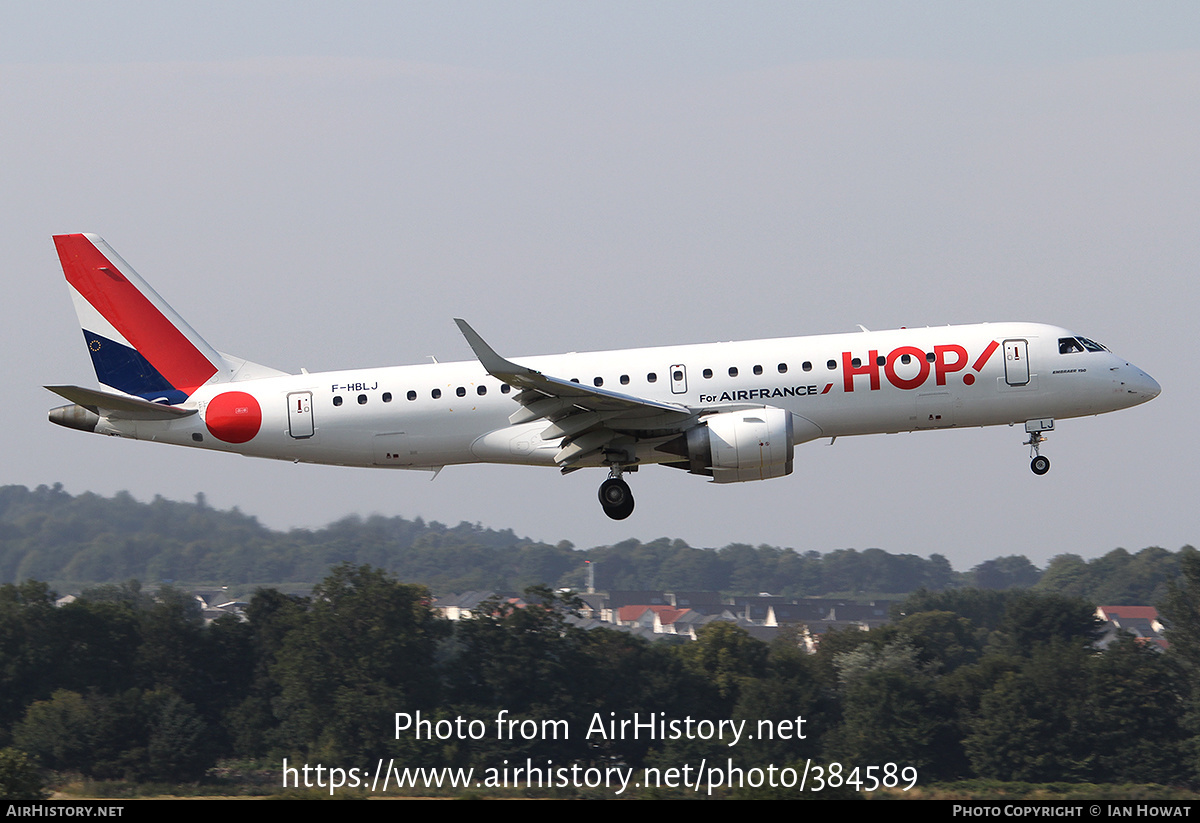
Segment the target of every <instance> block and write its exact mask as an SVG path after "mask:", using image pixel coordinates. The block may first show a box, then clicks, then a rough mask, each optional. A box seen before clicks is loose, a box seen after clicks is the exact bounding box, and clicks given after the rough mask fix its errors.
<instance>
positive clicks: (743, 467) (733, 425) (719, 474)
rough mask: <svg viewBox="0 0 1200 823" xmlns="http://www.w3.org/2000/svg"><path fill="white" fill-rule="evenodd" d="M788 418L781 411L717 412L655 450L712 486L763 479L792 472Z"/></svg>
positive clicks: (790, 416)
mask: <svg viewBox="0 0 1200 823" xmlns="http://www.w3.org/2000/svg"><path fill="white" fill-rule="evenodd" d="M795 445H796V444H795V440H794V436H793V434H792V415H791V413H790V412H788V411H785V410H784V409H752V410H750V411H739V412H722V413H720V414H714V415H712V416H710V417H705V418H702V419H701V421H700V425H698V426H695V427H693V428H691V429H688V430H687V432H685V433H684V434H683V435H681V436H680V437H678V438H676V439H675V440H672V441H670V442H668V443H665V444H663V445H662V446H659V449H660V450H661V451H664V452H667V453H668V454H678V455H679V456H680V457H686V458H687V460H686V461H683V460H681V461H678V462H675V463H667V464H666V465H668V466H671V467H673V468H677V469H685V470H686V471H688V472H689V473H691V474H702V475H705V476H708V477H711V478H712V479H713V482H714V483H741V482H744V481H747V480H767V479H769V478H771V477H784V476H785V475H789V474H791V473H792V452H793V450H794V449H795Z"/></svg>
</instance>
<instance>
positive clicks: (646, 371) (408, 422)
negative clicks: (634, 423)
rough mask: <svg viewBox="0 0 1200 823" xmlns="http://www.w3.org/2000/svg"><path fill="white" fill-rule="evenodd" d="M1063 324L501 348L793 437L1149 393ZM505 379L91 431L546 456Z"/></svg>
mask: <svg viewBox="0 0 1200 823" xmlns="http://www.w3.org/2000/svg"><path fill="white" fill-rule="evenodd" d="M1074 338H1075V335H1074V334H1073V333H1072V332H1069V331H1066V330H1065V329H1061V328H1058V327H1055V326H1048V325H1042V324H1034V323H992V324H980V325H970V326H943V327H936V328H919V329H898V330H893V331H879V332H867V331H864V332H857V333H851V334H835V335H817V336H809V337H791V338H780V339H773V340H753V341H745V342H731V343H705V344H697V345H687V346H669V347H662V348H648V349H626V350H618V351H604V352H585V353H578V354H563V355H553V356H543V357H522V358H515V360H516V361H517V362H518V363H519V364H520V365H521V366H527V367H530V368H532V369H536V370H538V371H540V372H543V373H545V374H547V375H553V376H555V377H559V378H565V379H569V380H574V381H577V382H579V383H580V384H582V385H583V386H589V387H591V386H599V387H602V388H603V389H605V390H608V391H613V392H620V393H622V394H627V395H632V396H636V397H638V398H644V399H647V400H652V401H658V402H660V403H667V404H679V405H680V406H681V407H688V408H691V409H693V410H695V409H703V412H702V414H718V413H720V412H721V410H722V409H723V408H726V407H729V408H739V409H745V408H748V407H752V406H763V407H776V408H781V409H785V410H787V411H788V412H790V413H791V415H792V424H793V427H794V441H795V442H796V443H801V442H804V441H806V440H812V439H814V438H817V437H839V436H846V435H856V434H874V433H886V432H902V431H915V430H919V429H942V428H961V427H966V426H991V425H999V424H1012V423H1022V422H1025V421H1028V420H1033V419H1039V418H1047V419H1054V418H1058V419H1061V418H1070V417H1080V416H1084V415H1092V414H1100V413H1103V412H1109V411H1114V410H1117V409H1122V408H1127V407H1129V406H1134V405H1137V404H1138V403H1142V402H1145V401H1146V400H1149V399H1151V398H1153V397H1154V396H1156V395H1157V394H1158V393H1159V387H1158V384H1157V383H1156V382H1155V381H1154V380H1153V379H1152V378H1150V377H1149V376H1148V375H1147V374H1146V373H1145V372H1143V371H1141V370H1140V369H1138V368H1137V367H1135V366H1133V365H1131V364H1130V363H1127V362H1126V361H1125V360H1123V359H1121V358H1119V357H1117V356H1116V355H1114V354H1112V353H1111V352H1109V351H1107V350H1104V349H1101V348H1100V347H1096V348H1095V349H1094V350H1092V349H1088V350H1074V351H1067V352H1063V351H1061V349H1062V345H1061V341H1062V340H1064V339H1074ZM1089 342H1090V341H1089ZM229 392H239V393H245V394H246V395H249V396H251V397H252V398H253V399H254V400H255V401H257V404H258V406H259V407H260V408H261V425H260V426H258V428H257V430H256V431H255V432H254V433H253V436H251V437H250V438H249V439H247V440H245V442H228V441H227V439H221V437H220V436H219V433H220V428H219V427H217V428H214V427H212V426H210V425H209V423H208V422H206V421H208V416H207V412H208V405H209V404H210V402H212V401H213V400H214V399H215V398H218V397H219V396H221V395H225V394H228V393H229ZM516 393H517V390H516V389H511V388H509V387H507V386H506V385H505V384H503V383H502V382H501V381H500V380H498V379H496V378H494V377H492V376H490V375H489V374H488V373H487V371H485V370H484V368H483V366H482V365H481V364H480V363H479V362H478V361H466V362H457V363H437V364H429V365H417V366H399V367H394V368H380V369H352V370H346V371H336V372H324V373H319V374H301V375H290V376H281V377H269V378H263V379H258V380H246V381H240V382H236V383H223V384H210V385H205V386H202V387H201V388H199V389H198V390H197V391H196V392H195V393H194V394H192V396H191V397H190V398H189V399H188V400H187V402H186V403H184V404H182V407H183V408H196V409H197V410H198V413H197V414H195V415H192V416H190V417H184V418H181V419H178V420H169V421H168V420H140V421H134V420H127V419H103V420H102V421H101V423H100V425H99V427H98V428H97V429H96V431H98V432H101V433H107V434H114V435H119V436H125V437H134V438H137V439H139V440H154V441H158V442H168V443H175V444H178V445H185V446H193V447H199V448H210V449H220V450H222V451H232V452H236V453H240V454H244V455H250V456H257V457H269V458H276V459H282V460H295V461H300V462H309V463H327V464H336V465H347V466H379V467H391V468H408V469H414V468H436V467H440V466H445V465H451V464H460V463H480V462H483V463H515V464H529V465H546V466H553V465H555V464H556V461H555V454H556V452H558V449H559V447H560V441H561V440H562V438H561V437H551V438H550V439H543V437H542V433H543V432H544V431H545V430H546V429H547V425H548V423H547V421H546V420H544V419H539V420H534V421H532V422H527V423H522V424H519V425H511V424H510V423H509V416H510V415H512V414H513V413H514V412H516V411H518V410H519V409H520V408H521V407H520V405H519V404H518V403H517V402H515V401H514V399H513V398H514V395H515V394H516ZM701 419H703V418H702V417H701ZM665 439H667V438H666V437H665V436H664V437H662V438H658V439H656V438H655V437H654V436H653V435H652V434H651V435H650V436H647V437H644V438H640V439H639V440H638V442H637V445H636V449H637V459H638V461H639V462H644V463H661V462H670V461H672V460H678V459H679V458H678V457H674V456H672V455H670V454H666V453H663V452H661V451H658V450H657V448H656V447H657V446H658V445H661V444H662V442H663V440H665ZM586 465H600V459H599V458H597V459H595V460H592V461H589V462H587V463H586Z"/></svg>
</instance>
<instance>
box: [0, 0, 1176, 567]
mask: <svg viewBox="0 0 1200 823" xmlns="http://www.w3.org/2000/svg"><path fill="white" fill-rule="evenodd" d="M5 18H6V19H5V26H4V27H3V29H2V30H0V112H2V114H0V193H2V196H0V218H2V219H0V248H2V249H3V250H4V252H5V253H6V257H7V261H6V262H7V269H8V274H7V275H6V278H5V282H6V285H7V288H8V289H9V298H8V299H6V300H4V301H2V302H0V335H2V337H0V340H2V341H3V344H4V348H5V351H6V352H7V354H8V357H7V358H6V359H5V361H4V362H5V363H6V365H5V367H4V372H3V373H4V377H5V384H6V386H7V391H6V392H5V399H6V402H5V403H4V404H3V407H2V408H3V422H4V425H3V426H0V448H2V449H3V454H4V458H3V460H2V461H0V483H3V484H10V483H15V484H24V485H30V486H34V485H38V484H41V483H47V484H51V483H55V482H61V483H63V485H64V486H65V487H66V489H67V490H68V491H70V492H72V493H81V492H84V491H93V492H96V493H100V494H104V495H111V494H113V493H115V492H116V491H119V490H128V491H129V492H131V493H132V494H133V495H134V496H135V497H137V498H138V499H142V500H149V499H152V498H153V497H154V496H155V495H162V496H164V497H168V498H172V499H183V500H187V499H191V498H193V497H194V496H195V495H196V494H197V493H198V492H204V493H205V495H206V496H207V499H208V501H209V503H210V504H211V505H213V506H216V507H219V508H230V507H234V506H236V507H238V508H239V509H240V510H242V511H243V512H246V513H248V514H252V515H255V516H257V517H258V518H259V519H260V520H261V521H262V522H263V523H265V524H266V525H268V526H271V527H273V528H293V527H306V528H311V527H317V526H321V525H324V524H326V523H328V522H331V521H333V520H336V519H338V518H340V517H343V516H346V515H348V514H361V515H364V516H365V515H370V514H375V513H378V514H383V515H388V516H392V515H401V516H404V517H410V518H411V517H417V516H420V517H424V518H425V519H427V520H438V521H441V522H444V523H448V524H451V525H453V524H456V523H458V522H460V521H468V522H472V523H480V524H482V525H484V526H488V527H492V528H500V529H504V528H511V529H513V530H514V531H515V532H516V533H517V534H518V535H522V536H528V537H531V538H534V539H537V540H544V541H549V542H557V541H559V540H563V539H566V540H570V541H571V542H572V543H574V544H575V545H576V546H577V547H579V548H587V547H590V546H596V545H604V544H611V543H614V542H618V541H621V540H625V539H628V538H636V539H638V540H643V541H648V540H653V539H656V538H659V537H670V538H673V539H674V538H680V539H683V540H685V541H687V542H688V543H690V544H691V545H694V546H705V547H714V548H715V547H720V546H724V545H727V544H729V543H733V542H740V543H749V544H754V545H757V544H769V545H775V546H788V547H792V548H795V549H797V550H799V551H809V550H816V551H821V552H825V551H832V550H835V549H842V548H856V549H860V550H861V549H866V548H871V547H878V548H882V549H885V550H887V551H890V552H894V553H900V552H910V553H914V554H918V555H922V556H928V555H929V554H931V553H940V554H944V555H945V556H947V557H948V558H949V559H950V561H951V563H952V564H953V565H954V567H955V568H956V569H960V570H961V569H966V568H970V567H971V566H974V565H976V564H978V563H980V562H982V561H983V560H986V559H989V558H992V557H996V556H1000V555H1008V554H1024V555H1026V556H1027V557H1029V558H1030V560H1032V561H1033V562H1034V563H1036V564H1038V565H1039V566H1044V565H1045V564H1046V562H1047V561H1048V560H1049V559H1050V558H1051V557H1053V556H1054V555H1057V554H1062V553H1068V552H1069V553H1075V554H1080V555H1083V556H1084V557H1086V558H1092V557H1097V556H1100V555H1102V554H1104V553H1106V552H1108V551H1110V550H1111V549H1113V548H1116V547H1124V548H1126V549H1129V550H1131V551H1136V550H1138V549H1140V548H1143V547H1146V546H1151V545H1158V546H1163V547H1165V548H1168V549H1171V550H1176V549H1178V548H1179V547H1180V546H1182V545H1185V544H1194V543H1195V542H1196V541H1197V539H1198V537H1200V530H1198V526H1200V515H1198V513H1197V512H1198V506H1197V503H1196V490H1197V489H1198V488H1200V471H1198V469H1197V465H1196V464H1197V461H1196V458H1195V456H1196V455H1197V454H1198V453H1200V448H1198V446H1200V444H1198V443H1197V439H1198V437H1197V431H1196V429H1197V427H1196V425H1195V418H1196V413H1197V411H1198V410H1200V404H1198V402H1197V400H1198V397H1197V389H1196V380H1194V379H1191V378H1188V377H1187V376H1186V372H1187V370H1188V368H1189V367H1188V365H1187V363H1188V362H1189V361H1188V357H1189V356H1190V354H1191V353H1193V352H1195V351H1196V345H1195V337H1196V334H1195V333H1196V330H1197V322H1196V307H1197V304H1198V302H1200V301H1198V299H1197V297H1198V294H1197V292H1198V289H1197V285H1196V283H1197V277H1196V274H1197V268H1198V266H1197V264H1198V263H1200V231H1197V229H1196V225H1195V224H1196V215H1197V213H1198V207H1200V153H1198V152H1197V151H1196V146H1197V145H1198V143H1200V6H1198V5H1196V4H1193V3H1170V2H1164V3H1155V4H1127V3H1105V2H1087V3H1066V2H1064V3H1046V2H1005V3H988V2H983V3H940V2H924V3H922V2H914V3H903V4H901V3H883V2H880V3H875V2H847V3H799V2H781V3H773V2H760V3H712V2H688V3H682V2H679V3H675V2H661V3H646V2H639V3H632V2H629V3H624V2H605V3H600V2H595V3H591V2H588V3H584V2H514V3H471V2H444V3H442V2H439V3H381V2H375V3H367V2H346V3H339V4H337V5H336V7H335V6H333V5H331V4H325V3H306V2H288V3H255V2H238V3H221V2H216V3H186V2H183V3H142V2H114V3H105V4H94V3H84V2H46V3H39V4H13V5H12V7H11V8H8V9H7V10H6V13H5ZM80 231H87V232H95V233H97V234H99V235H101V236H102V237H104V238H105V239H106V240H107V241H108V242H109V243H110V244H111V245H112V246H113V247H114V248H115V249H117V251H118V252H119V253H120V254H121V255H122V257H124V258H125V259H126V260H127V261H128V262H129V263H130V264H131V265H133V266H134V268H136V269H137V270H138V272H139V273H140V274H141V275H142V276H143V277H144V278H146V279H147V280H148V281H149V282H150V283H151V285H153V286H154V288H155V289H156V290H157V291H158V292H159V293H160V294H161V295H162V296H163V297H164V298H165V299H166V300H167V301H168V302H169V303H171V305H172V306H173V307H174V308H175V309H176V310H177V311H178V312H179V313H180V314H181V315H182V316H183V317H185V318H186V319H187V320H188V321H189V322H190V323H191V325H192V326H193V327H194V328H195V329H196V330H197V331H199V332H200V334H202V335H203V336H204V337H205V338H206V339H207V340H208V341H209V342H210V343H212V344H213V345H214V346H215V347H216V348H218V349H220V350H222V351H227V352H230V353H232V354H235V355H238V356H241V357H245V358H248V359H250V360H253V361H256V362H259V363H264V364H267V365H270V366H273V367H276V368H279V369H283V370H286V371H293V372H295V371H299V370H300V369H301V368H307V369H308V370H309V371H318V370H325V369H341V368H359V367H371V366H386V365H400V364H406V363H421V362H429V358H430V357H431V356H432V357H436V358H437V359H438V360H439V361H443V362H444V361H447V360H463V359H470V357H471V353H470V350H469V349H468V347H467V346H466V343H465V341H464V340H463V339H462V337H461V336H460V335H459V333H458V331H457V329H456V328H455V326H454V323H453V321H452V318H454V317H464V318H467V319H468V320H469V321H470V322H471V323H472V324H473V325H474V326H475V327H476V328H477V329H478V330H479V331H480V332H481V333H482V334H483V335H484V337H485V338H487V340H488V341H489V342H490V343H491V344H492V345H493V346H495V347H496V348H497V349H498V350H499V351H500V352H501V353H502V354H504V355H506V356H509V357H519V356H520V355H531V354H550V353H555V352H562V351H587V350H594V349H612V348H623V347H643V346H654V345H667V344H675V343H692V342H707V341H712V340H732V339H751V338H757V337H782V336H792V335H803V334H821V333H833V332H843V331H854V330H856V329H857V328H858V324H862V325H864V326H866V327H868V328H872V329H883V328H895V327H899V326H918V325H944V324H951V323H972V322H981V321H1006V320H1029V321H1037V322H1047V323H1053V324H1056V325H1062V326H1066V327H1068V328H1071V329H1073V330H1075V331H1077V332H1078V333H1080V334H1083V335H1086V336H1088V337H1091V338H1093V339H1095V340H1098V341H1100V342H1102V343H1104V344H1106V345H1107V346H1108V347H1109V348H1111V349H1112V350H1113V351H1115V352H1117V353H1118V354H1120V355H1122V356H1124V357H1126V358H1127V359H1129V360H1130V361H1131V362H1133V363H1135V364H1136V365H1138V366H1140V367H1141V368H1142V369H1144V370H1145V371H1147V372H1148V373H1149V374H1151V375H1152V376H1153V377H1155V378H1156V379H1157V380H1158V382H1159V383H1160V384H1161V385H1162V387H1163V393H1162V395H1161V396H1160V397H1159V398H1157V399H1156V400H1154V401H1153V402H1152V403H1150V404H1148V405H1144V406H1140V407H1137V408H1134V409H1131V410H1126V411H1123V412H1118V413H1115V414H1111V415H1105V416H1101V417H1094V418H1084V419H1080V420H1068V421H1060V422H1059V425H1058V427H1057V430H1056V431H1055V432H1053V433H1052V434H1050V435H1049V436H1048V442H1047V443H1046V445H1045V447H1044V449H1043V454H1046V455H1047V456H1049V457H1050V458H1051V460H1052V461H1053V463H1054V468H1053V470H1052V471H1051V472H1050V474H1048V475H1046V476H1045V477H1041V478H1038V477H1035V476H1033V475H1032V474H1031V473H1030V471H1029V468H1028V449H1027V448H1026V447H1024V446H1023V445H1022V441H1023V440H1024V439H1025V434H1024V432H1023V431H1021V430H1020V429H1019V428H990V429H971V430H963V431H948V432H932V433H930V432H922V433H916V434H902V435H878V436H869V437H859V438H842V439H839V440H838V441H837V442H836V443H835V444H833V445H832V446H831V445H829V443H828V440H825V441H817V442H813V443H808V444H804V445H802V446H799V447H798V448H797V451H796V457H795V473H794V474H793V475H792V476H790V477H788V478H783V479H777V480H771V481H766V482H760V483H745V484H735V485H716V484H710V483H708V482H706V480H705V479H704V478H700V477H696V476H692V475H688V474H686V473H684V472H679V471H673V470H670V469H666V468H662V467H647V468H646V469H645V470H643V471H640V472H638V473H637V474H636V475H632V476H631V477H630V478H629V479H630V482H631V485H632V486H633V490H634V494H635V495H636V499H637V509H636V511H635V512H634V514H633V516H632V517H631V518H630V519H628V520H626V521H622V522H612V521H609V520H608V519H607V518H606V517H604V515H603V513H602V512H601V510H600V508H599V506H598V505H597V502H596V487H597V486H598V484H599V482H600V481H601V480H602V479H603V477H604V473H603V472H602V471H600V470H595V471H581V472H575V473H573V474H571V475H568V476H566V477H563V476H560V475H559V473H558V472H556V471H554V470H552V469H543V468H525V467H504V466H459V467H449V468H447V469H446V470H444V471H443V472H442V473H441V474H440V475H439V476H438V477H437V479H436V480H434V481H432V482H431V481H430V479H429V475H428V474H426V473H421V472H413V473H407V472H391V471H378V470H377V471H372V470H367V469H347V468H334V467H317V466H305V465H294V464H290V463H281V462H275V461H265V460H253V459H249V458H241V457H237V456H233V455H227V454H220V453H212V452H201V451H192V450H189V449H181V448H175V447H166V446H161V445H156V444H152V443H139V442H130V441H124V440H117V439H114V438H102V437H97V436H90V435H85V434H83V433H80V432H75V431H70V430H66V429H62V428H59V427H56V426H53V425H51V424H50V423H49V422H47V420H46V411H47V410H48V409H49V408H51V407H52V406H55V405H58V404H59V401H58V399H57V398H56V397H55V396H54V395H51V394H50V393H49V392H47V391H45V390H44V389H43V388H42V386H44V385H47V384H59V383H74V384H79V385H85V386H94V385H96V381H95V375H94V373H93V372H92V370H91V365H90V361H89V358H88V356H87V352H86V350H85V348H84V345H83V341H82V335H81V334H80V332H79V330H78V325H77V323H76V320H75V316H74V312H73V311H72V309H71V307H70V302H69V299H68V296H67V289H66V287H65V284H64V282H63V279H62V272H61V269H60V268H59V266H58V262H57V259H56V257H55V253H54V247H53V244H52V242H51V240H50V238H51V235H53V234H61V233H69V232H80Z"/></svg>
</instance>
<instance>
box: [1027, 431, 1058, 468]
mask: <svg viewBox="0 0 1200 823" xmlns="http://www.w3.org/2000/svg"><path fill="white" fill-rule="evenodd" d="M1053 430H1054V421H1053V420H1030V421H1028V422H1026V423H1025V431H1027V432H1029V439H1028V440H1026V441H1025V442H1024V444H1023V445H1025V446H1028V447H1029V457H1030V461H1029V469H1030V471H1032V472H1033V473H1034V474H1036V475H1038V476H1039V477H1040V476H1042V475H1043V474H1045V473H1046V472H1048V471H1050V458H1049V457H1042V455H1041V446H1042V443H1044V442H1045V440H1046V438H1044V437H1042V432H1044V431H1053Z"/></svg>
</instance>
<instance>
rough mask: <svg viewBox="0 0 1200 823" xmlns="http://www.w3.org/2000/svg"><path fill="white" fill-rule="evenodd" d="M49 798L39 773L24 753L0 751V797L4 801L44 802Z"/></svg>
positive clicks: (10, 750) (12, 750)
mask: <svg viewBox="0 0 1200 823" xmlns="http://www.w3.org/2000/svg"><path fill="white" fill-rule="evenodd" d="M49 796H50V793H49V792H48V791H46V786H45V784H44V783H43V782H42V775H41V773H40V772H39V771H38V769H37V766H35V765H34V764H33V763H32V762H31V761H30V760H29V758H28V757H26V756H25V753H24V752H22V751H19V750H18V749H0V797H3V798H4V799H5V800H45V799H46V798H48V797H49Z"/></svg>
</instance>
